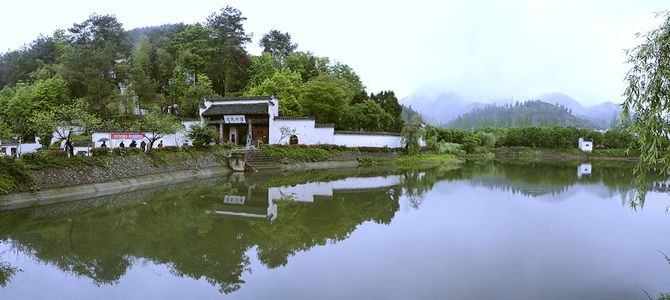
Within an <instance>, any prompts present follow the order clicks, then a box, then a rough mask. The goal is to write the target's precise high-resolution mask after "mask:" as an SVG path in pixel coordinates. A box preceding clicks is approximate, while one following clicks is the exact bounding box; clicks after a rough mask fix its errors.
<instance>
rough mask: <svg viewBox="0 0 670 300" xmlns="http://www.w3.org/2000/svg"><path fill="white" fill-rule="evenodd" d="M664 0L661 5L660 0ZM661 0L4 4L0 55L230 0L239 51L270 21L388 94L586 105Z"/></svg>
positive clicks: (653, 21) (610, 83) (613, 94)
mask: <svg viewBox="0 0 670 300" xmlns="http://www.w3.org/2000/svg"><path fill="white" fill-rule="evenodd" d="M663 4H665V5H666V6H664V5H663ZM667 4H668V2H667V0H663V1H661V0H653V1H652V0H650V1H645V0H638V1H635V0H631V1H619V0H607V1H604V0H589V1H584V0H575V1H539V0H508V1H439V0H413V1H395V0H386V1H365V0H340V1H329V2H326V1H307V0H284V1H276V0H261V1H254V0H239V1H237V0H235V1H213V0H202V1H200V0H191V1H160V2H158V1H137V0H133V1H130V0H115V1H75V0H60V1H11V2H10V3H8V4H4V5H3V13H2V14H1V17H0V28H2V29H1V31H0V32H1V34H0V52H6V51H7V50H10V49H11V50H14V49H17V48H19V47H20V46H21V45H23V44H26V43H29V42H31V41H32V40H34V39H35V38H36V37H37V36H38V35H39V34H44V35H52V34H53V31H54V30H56V29H67V28H68V27H71V26H72V24H73V23H81V22H82V21H84V20H86V19H87V18H88V16H89V15H90V14H92V13H94V12H95V13H98V14H113V15H116V17H117V19H118V20H119V21H120V22H121V23H123V24H124V27H125V29H127V30H129V29H132V28H136V27H144V26H154V25H161V24H165V23H179V22H184V23H189V24H191V23H196V22H205V21H206V18H207V16H209V15H210V14H212V13H215V12H217V13H218V12H219V11H220V9H221V8H223V7H225V6H226V5H230V6H232V7H235V8H237V9H239V10H240V11H241V12H242V15H243V16H244V17H246V18H247V21H245V23H244V28H245V30H246V31H247V33H253V35H254V38H253V42H252V43H251V44H249V45H247V50H248V51H249V52H250V53H251V54H253V55H258V54H260V48H259V47H258V40H259V39H260V38H261V36H262V35H263V34H264V33H267V32H268V31H270V30H273V29H276V30H280V31H282V32H288V33H290V34H291V37H292V40H293V42H294V43H298V44H299V47H298V50H299V51H311V52H313V53H314V54H315V55H317V56H327V57H329V58H330V59H331V60H332V61H339V62H342V63H345V64H348V65H349V66H350V67H352V68H353V69H354V70H355V71H356V72H357V73H358V75H359V76H360V77H361V79H362V81H363V83H364V84H365V85H366V86H367V87H368V90H369V92H379V91H381V90H393V91H395V92H396V95H397V96H398V97H399V98H403V97H406V96H408V95H410V94H412V93H414V92H415V91H417V90H419V89H424V90H430V91H432V92H455V93H458V94H460V95H462V96H463V97H465V98H466V99H470V100H477V101H482V100H484V101H485V100H490V99H495V98H511V97H514V98H515V99H519V100H526V99H531V98H535V97H537V96H539V95H541V94H544V93H550V92H563V93H566V94H568V95H570V96H572V97H573V98H575V99H576V100H578V101H580V102H582V103H585V104H594V103H600V102H604V101H613V102H621V93H622V92H623V88H624V82H623V78H624V75H625V72H626V71H627V70H628V68H629V67H628V66H626V65H625V64H624V63H623V62H624V61H625V59H626V56H625V53H624V49H627V48H631V47H633V46H635V45H637V44H638V43H639V40H637V39H636V38H635V36H634V34H635V33H636V32H646V31H649V30H651V29H654V28H656V27H657V26H658V25H659V24H660V22H661V19H658V18H654V12H657V11H662V10H665V9H667V8H668V6H667Z"/></svg>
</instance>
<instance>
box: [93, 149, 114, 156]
mask: <svg viewBox="0 0 670 300" xmlns="http://www.w3.org/2000/svg"><path fill="white" fill-rule="evenodd" d="M109 152H110V149H109V148H91V155H93V156H108V155H109Z"/></svg>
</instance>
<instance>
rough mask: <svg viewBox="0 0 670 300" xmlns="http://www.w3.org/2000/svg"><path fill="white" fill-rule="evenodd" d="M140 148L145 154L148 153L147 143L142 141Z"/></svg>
mask: <svg viewBox="0 0 670 300" xmlns="http://www.w3.org/2000/svg"><path fill="white" fill-rule="evenodd" d="M140 148H141V149H142V151H143V152H144V151H146V150H147V143H146V142H144V141H142V142H141V143H140Z"/></svg>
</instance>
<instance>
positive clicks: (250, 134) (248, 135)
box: [247, 118, 252, 149]
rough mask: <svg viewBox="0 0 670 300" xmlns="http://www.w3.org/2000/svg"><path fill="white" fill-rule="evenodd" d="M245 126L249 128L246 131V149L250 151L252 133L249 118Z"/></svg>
mask: <svg viewBox="0 0 670 300" xmlns="http://www.w3.org/2000/svg"><path fill="white" fill-rule="evenodd" d="M247 125H248V127H249V128H248V129H247V149H250V148H251V136H252V132H251V118H249V119H248V120H247Z"/></svg>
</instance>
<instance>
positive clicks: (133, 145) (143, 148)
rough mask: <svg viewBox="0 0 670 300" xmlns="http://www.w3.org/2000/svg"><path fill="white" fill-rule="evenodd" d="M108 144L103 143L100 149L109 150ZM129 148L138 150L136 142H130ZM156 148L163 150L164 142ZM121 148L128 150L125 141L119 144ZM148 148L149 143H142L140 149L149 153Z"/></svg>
mask: <svg viewBox="0 0 670 300" xmlns="http://www.w3.org/2000/svg"><path fill="white" fill-rule="evenodd" d="M106 143H107V141H102V145H100V148H107V144H106ZM129 147H130V148H137V142H136V141H132V142H130V145H129ZM156 147H157V148H163V140H161V141H160V143H158V146H156ZM119 148H126V144H125V143H124V141H121V143H119ZM146 148H147V143H146V142H145V141H142V142H141V143H140V149H142V151H147V149H146Z"/></svg>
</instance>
